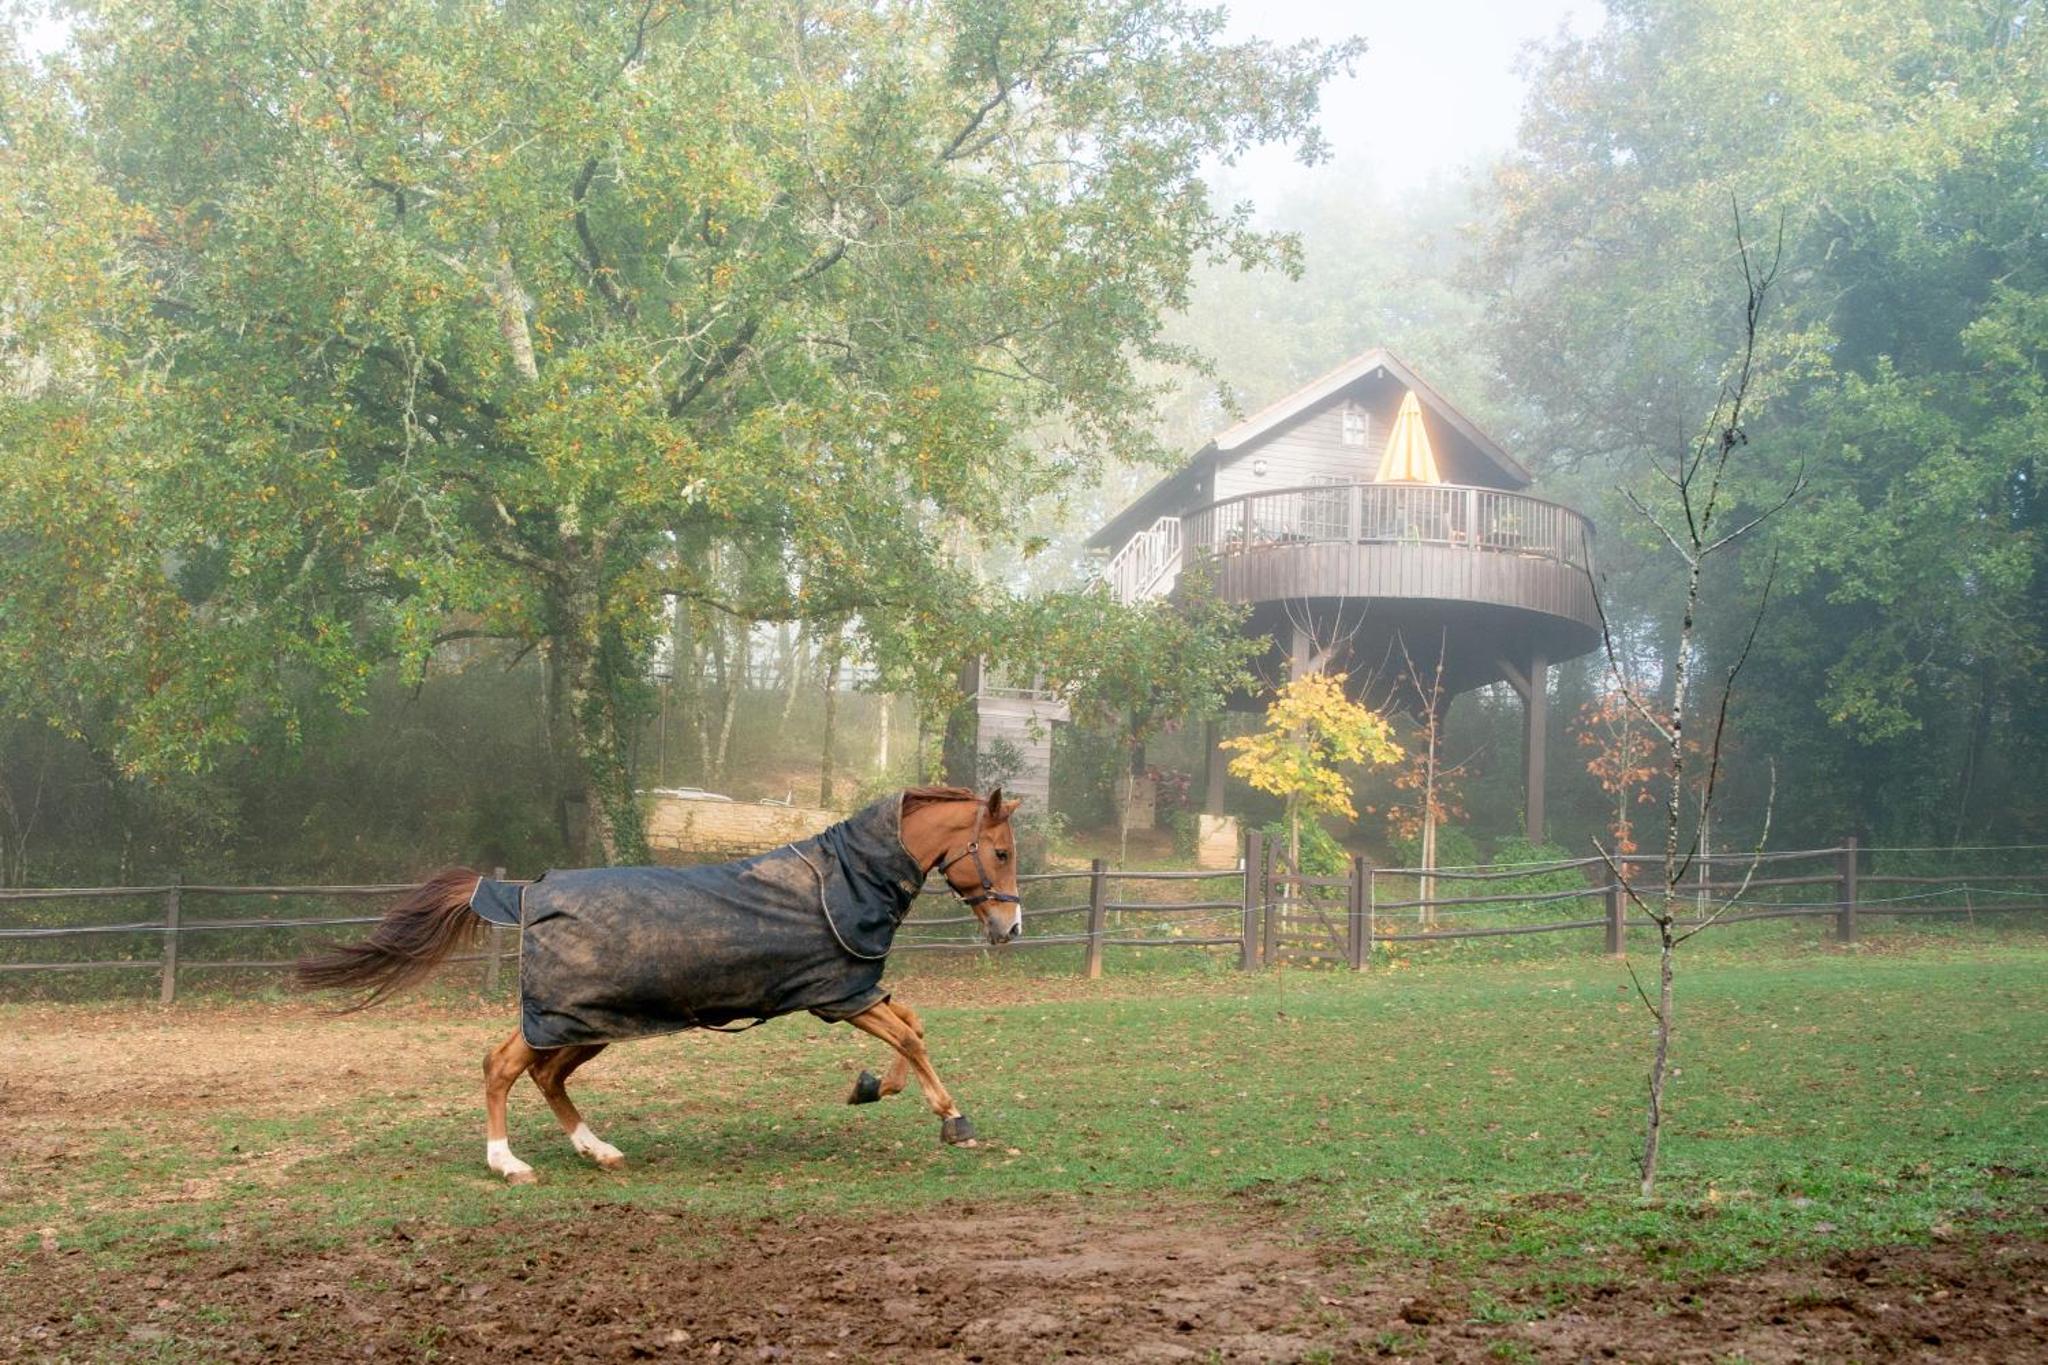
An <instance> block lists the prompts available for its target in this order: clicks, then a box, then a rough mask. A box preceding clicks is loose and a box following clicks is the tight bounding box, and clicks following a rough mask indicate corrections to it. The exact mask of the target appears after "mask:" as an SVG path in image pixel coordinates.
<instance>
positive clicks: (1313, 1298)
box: [0, 1199, 2048, 1362]
mask: <svg viewBox="0 0 2048 1365" xmlns="http://www.w3.org/2000/svg"><path fill="white" fill-rule="evenodd" d="M1354 1257H1355V1252H1348V1251H1345V1250H1342V1249H1338V1248H1332V1247H1330V1246H1328V1245H1318V1244H1315V1243H1313V1242H1310V1241H1306V1240H1304V1239H1303V1238H1301V1237H1300V1236H1299V1235H1298V1233H1297V1232H1296V1231H1295V1230H1293V1229H1292V1228H1290V1227H1289V1226H1288V1225H1287V1224H1286V1223H1285V1222H1284V1221H1282V1219H1281V1218H1280V1216H1279V1215H1277V1214H1272V1215H1268V1214H1250V1213H1246V1212H1243V1211H1241V1210H1237V1209H1219V1208H1216V1207H1212V1206H1191V1205H1186V1204H1166V1203H1159V1202H1152V1203H1142V1204H1126V1205H1120V1206H1108V1205H1103V1204H1099V1203H1090V1202H1086V1201H1082V1200H1079V1199H1071V1200H1054V1201H1040V1202H1037V1203H1034V1204H1032V1205H1031V1206H1029V1207H1021V1206H1018V1205H1014V1204H1005V1205H980V1206H956V1207H953V1208H949V1209H943V1210H940V1211H937V1212H934V1213H932V1214H928V1215H923V1216H919V1217H913V1218H903V1219H897V1218H887V1217H885V1218H880V1219H876V1220H873V1221H848V1220H844V1219H831V1220H806V1219H798V1220H795V1221H793V1222H788V1223H783V1222H769V1221H759V1222H749V1223H714V1222H707V1221H705V1220H703V1219H700V1218H696V1217H693V1216H687V1215H675V1214H669V1213H664V1212H662V1211H659V1210H654V1209H647V1208H634V1207H628V1206H620V1205H596V1206H593V1207H591V1208H590V1209H588V1210H585V1211H582V1212H579V1213H578V1214H577V1215H576V1216H575V1217H574V1218H572V1219H566V1220H556V1221H550V1222H546V1223H534V1224H519V1223H514V1222H509V1221H506V1222H499V1223H497V1224H495V1225H493V1226H489V1227H484V1228H473V1229H423V1228H410V1227H400V1228H397V1229H395V1230H392V1231H389V1232H385V1233H380V1234H378V1235H377V1236H375V1237H373V1238H370V1239H368V1240H365V1241H361V1242H358V1243H356V1244H353V1245H349V1246H345V1247H340V1248H336V1249H331V1250H320V1251H297V1252H290V1251H286V1250H284V1249H282V1248H278V1247H250V1246H243V1247H233V1248H226V1249H219V1250H209V1251H199V1252H165V1253H162V1254H159V1255H153V1256H152V1257H150V1258H148V1259H146V1260H145V1261H144V1262H142V1263H141V1264H138V1265H136V1266H134V1267H133V1268H131V1269H129V1270H127V1271H126V1272H124V1273H122V1274H119V1275H106V1274H104V1273H102V1272H100V1271H98V1270H96V1269H95V1268H94V1267H93V1266H91V1265H90V1264H89V1263H88V1262H87V1260H86V1258H84V1257H82V1256H77V1255H65V1254H60V1253H57V1252H55V1251H51V1250H44V1251H40V1252H30V1253H28V1254H27V1255H26V1256H25V1257H23V1258H22V1259H20V1260H18V1261H16V1262H15V1263H14V1264H12V1265H10V1266H8V1267H6V1268H5V1270H4V1271H0V1304H4V1306H0V1358H5V1359H9V1360H55V1359H60V1358H80V1357H112V1358H118V1357H121V1356H124V1355H130V1354H134V1355H142V1354H149V1355H152V1356H158V1357H170V1358H177V1357H178V1356H179V1355H181V1354H190V1355H195V1356H200V1357H204V1358H210V1359H224V1360H271V1359H291V1360H305V1361H338V1360H343V1359H347V1360H353V1361H359V1360H363V1359H392V1358H398V1359H417V1358H423V1357H426V1356H429V1355H431V1356H435V1357H438V1358H442V1359H454V1360H471V1359H474V1360H482V1359H485V1358H486V1357H489V1358H493V1359H505V1358H510V1359H548V1360H561V1361H601V1360H635V1359H675V1360H726V1361H775V1360H800V1361H810V1360H843V1361H910V1362H939V1361H948V1362H954V1361H959V1362H975V1361H986V1362H1001V1361H1041V1360H1055V1359H1084V1360H1102V1361H1131V1362H1136V1361H1181V1360H1190V1361H1192V1360H1230V1361H1252V1360H1257V1361H1308V1360H1367V1359H1386V1358H1395V1357H1408V1358H1412V1359H1427V1360H1455V1361H1500V1360H1518V1359H1519V1360H1528V1359H1538V1360H1553V1359H1554V1360H1601V1359H1619V1360H1632V1361H1667V1360H1668V1361H1718V1360H1728V1359H1743V1360H1748V1361H1752V1362H1774V1361H1805V1360H1848V1359H1856V1360H1929V1361H1933V1360H1940V1361H1986V1362H1989V1361H2001V1362H2002V1361H2012V1362H2019V1361H2038V1360H2040V1359H2042V1358H2043V1357H2044V1354H2048V1284H2044V1280H2048V1247H2044V1246H2042V1245H2041V1244H2038V1243H2027V1242H2019V1241H2011V1240H2002V1241H2001V1240H1992V1241H1985V1242H1978V1243H1972V1244H1970V1245H1967V1246H1961V1245H1959V1246H1950V1247H1933V1248H1894V1249H1888V1250H1884V1251H1879V1252H1872V1253H1863V1254H1858V1255H1854V1256H1844V1257H1840V1258H1837V1259H1835V1260H1833V1261H1830V1262H1827V1263H1826V1264H1822V1265H1812V1266H1785V1267H1776V1268H1772V1269H1768V1270H1765V1271H1761V1272H1757V1273H1755V1274H1751V1275H1744V1276H1733V1277H1727V1278H1724V1279H1719V1280H1715V1281H1711V1282H1707V1283H1702V1284H1696V1285H1671V1284H1665V1283H1647V1282H1645V1283H1633V1284H1626V1285H1622V1286H1618V1287H1617V1286H1603V1287H1599V1288H1595V1289H1589V1290H1586V1291H1584V1292H1583V1293H1581V1294H1579V1295H1578V1296H1577V1297H1575V1298H1573V1299H1571V1300H1569V1301H1566V1302H1561V1303H1560V1302H1557V1301H1555V1299H1554V1298H1553V1299H1551V1300H1545V1301H1542V1302H1530V1303H1518V1302H1517V1301H1516V1298H1515V1296H1514V1295H1513V1294H1502V1295H1495V1294H1492V1293H1488V1292H1486V1290H1485V1289H1484V1288H1483V1287H1480V1286H1476V1285H1474V1284H1472V1283H1468V1282H1464V1281H1460V1280H1453V1279H1450V1278H1447V1277H1443V1276H1438V1277H1436V1278H1433V1279H1424V1278H1422V1277H1421V1276H1419V1275H1416V1274H1411V1273H1406V1272H1403V1271H1400V1270H1398V1269H1397V1270H1393V1271H1389V1270H1388V1269H1387V1268H1385V1267H1379V1268H1373V1267H1364V1268H1361V1266H1360V1265H1359V1264H1357V1263H1356V1261H1355V1259H1354Z"/></svg>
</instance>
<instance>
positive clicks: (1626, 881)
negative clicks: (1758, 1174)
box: [1595, 215, 1804, 1199]
mask: <svg viewBox="0 0 2048 1365" xmlns="http://www.w3.org/2000/svg"><path fill="white" fill-rule="evenodd" d="M1735 238H1736V247H1737V251H1738V254H1739V256H1740V259H1741V265H1742V279H1743V285H1744V289H1745V293H1746V295H1747V297H1746V299H1745V301H1744V308H1743V337H1744V341H1743V345H1742V350H1741V353H1740V356H1739V357H1738V359H1737V360H1736V362H1735V365H1734V368H1733V373H1732V374H1731V376H1730V378H1729V380H1728V381H1727V384H1726V386H1725V387H1724V388H1723V390H1722V393H1721V400H1720V402H1719V403H1718V404H1716V406H1715V408H1714V412H1713V416H1712V419H1711V420H1710V421H1709V422H1708V423H1707V425H1706V428H1705V429H1704V430H1703V432H1702V433H1701V435H1700V436H1699V437H1698V438H1697V439H1696V440H1695V441H1694V442H1693V443H1692V444H1691V445H1690V446H1681V447H1679V448H1678V449H1677V450H1676V451H1675V453H1673V454H1672V455H1671V456H1670V457H1669V458H1668V459H1666V460H1664V461H1662V462H1661V464H1660V468H1659V469H1658V472H1659V473H1660V474H1661V475H1662V476H1663V480H1664V483H1665V484H1666V485H1667V487H1668V490H1669V493H1668V496H1667V497H1665V498H1663V499H1661V500H1660V502H1659V504H1658V505H1653V504H1651V503H1649V502H1647V501H1645V500H1643V499H1642V498H1639V497H1636V496H1634V495H1633V494H1631V496H1630V501H1631V503H1632V504H1633V505H1634V506H1635V508H1636V510H1637V512H1638V513H1639V514H1640V515H1641V517H1642V519H1643V521H1644V522H1645V523H1647V524H1648V525H1649V526H1650V527H1651V528H1652V529H1654V530H1655V531H1656V532H1657V534H1658V535H1659V536H1660V537H1661V538H1662V539H1663V541H1664V542H1665V543H1666V544H1667V545H1668V546H1669V547H1670V550H1671V553H1672V555H1673V557H1674V558H1675V559H1676V561H1677V563H1678V565H1679V566H1680V569H1681V571H1682V573H1683V576H1684V582H1685V591H1684V596H1683V598H1682V599H1681V606H1680V610H1679V619H1678V632H1677V643H1676V647H1675V648H1674V649H1673V650H1672V652H1671V654H1670V656H1669V657H1668V658H1667V659H1666V660H1665V661H1664V672H1665V675H1666V677H1667V679H1668V684H1669V689H1670V691H1669V695H1668V697H1663V698H1659V699H1658V700H1659V701H1661V703H1662V705H1661V707H1653V706H1652V705H1651V704H1650V701H1649V700H1648V699H1646V698H1643V697H1639V696H1637V695H1636V693H1634V692H1633V691H1630V690H1628V689H1626V688H1624V689H1623V690H1622V693H1621V696H1622V700H1623V701H1625V702H1627V703H1628V704H1629V705H1630V706H1631V707H1633V708H1634V709H1635V711H1636V713H1637V715H1638V716H1639V717H1640V718H1641V719H1642V721H1643V723H1644V724H1645V725H1647V726H1648V727H1649V729H1650V732H1651V734H1652V735H1653V736H1654V737H1655V740H1656V743H1657V744H1658V746H1659V748H1660V749H1661V751H1662V766H1663V774H1662V776H1663V779H1664V784H1665V792H1664V829H1663V834H1664V847H1663V850H1662V857H1661V858H1660V859H1659V861H1658V869H1659V872H1660V874H1661V875H1660V878H1659V881H1658V883H1657V884H1656V885H1654V886H1652V887H1650V888H1648V889H1647V890H1646V889H1644V888H1643V887H1642V886H1641V885H1640V884H1639V882H1638V880H1637V879H1636V878H1635V877H1634V876H1632V875H1631V873H1630V868H1631V867H1632V866H1633V865H1634V864H1633V863H1631V862H1630V861H1629V860H1627V859H1626V858H1625V857H1624V856H1622V855H1620V854H1618V853H1617V852H1615V851H1612V850H1606V849H1603V850H1602V853H1603V856H1604V857H1605V859H1606V862H1607V870H1608V874H1609V875H1610V876H1611V877H1613V878H1614V880H1615V881H1616V882H1617V883H1618V884H1619V885H1620V887H1621V890H1622V894H1623V895H1625V896H1626V897H1627V898H1628V899H1629V901H1630V902H1631V903H1633V904H1634V905H1635V906H1637V907H1638V908H1639V909H1641V910H1642V911H1643V912H1644V913H1645V914H1646V915H1648V916H1649V918H1650V922H1651V923H1652V924H1654V925H1655V926H1656V929H1657V944H1658V952H1657V998H1656V999H1655V1000H1654V1001H1652V1000H1651V999H1650V997H1649V994H1648V993H1647V992H1646V991H1644V990H1643V987H1642V983H1641V982H1640V981H1637V982H1636V992H1637V994H1638V995H1639V996H1640V997H1641V998H1642V1001H1643V1004H1644V1006H1645V1007H1646V1008H1647V1009H1648V1010H1649V1012H1650V1015H1651V1017H1652V1018H1653V1019H1655V1021H1656V1024H1657V1029H1656V1045H1655V1050H1654V1052H1653V1054H1652V1056H1651V1061H1650V1074H1649V1084H1648V1087H1647V1089H1648V1097H1647V1104H1646V1109H1645V1115H1644V1128H1643V1150H1642V1155H1641V1160H1640V1165H1641V1174H1642V1191H1643V1197H1644V1198H1645V1199H1648V1198H1649V1197H1650V1196H1651V1195H1653V1194H1654V1193H1655V1192H1656V1188H1657V1159H1658V1155H1659V1152H1660V1149H1661V1146H1662V1141H1663V1135H1664V1086H1665V1081H1666V1079H1667V1072H1668V1067H1669V1064H1670V1059H1671V1040H1672V1038H1673V1037H1674V1036H1675V1033H1676V1025H1677V1020H1676V1009H1677V1000H1676V993H1675V977H1676V965H1677V950H1678V946H1679V945H1680V944H1681V943H1684V942H1685V941H1686V940H1687V939H1690V938H1691V937H1692V936H1693V935H1694V934H1697V933H1699V932H1700V931H1701V930H1703V929H1706V928H1707V927H1708V926H1710V925H1711V924H1713V922H1714V920H1715V919H1716V918H1718V916H1719V913H1720V912H1719V911H1712V912H1708V913H1705V914H1702V915H1701V916H1700V917H1699V918H1698V920H1697V921H1696V922H1694V923H1692V924H1691V925H1689V926H1686V927H1684V928H1681V926H1680V922H1679V908H1680V906H1679V894H1678V893H1679V883H1680V882H1682V881H1683V880H1684V879H1685V874H1686V872H1687V870H1688V869H1690V868H1691V867H1692V866H1693V865H1694V864H1695V862H1696V860H1699V859H1702V858H1703V857H1704V856H1705V855H1704V853H1703V851H1702V849H1703V845H1704V844H1705V841H1706V836H1707V830H1708V823H1709V821H1710V820H1711V819H1712V815H1713V809H1714V799H1715V794H1716V786H1717V783H1718V780H1719V778H1720V773H1721V762H1722V758H1723V750H1722V744H1723V740H1724V737H1725V735H1726V733H1727V725H1728V708H1729V703H1730V702H1731V700H1732V699H1733V697H1734V693H1735V683H1736V680H1737V679H1738V678H1739V677H1740V676H1741V674H1742V670H1743V666H1744V665H1745V664H1746V663H1747V662H1748V660H1749V655H1750V647H1751V645H1752V644H1753V643H1754V642H1755V640H1756V636H1757V630H1758V627H1760V626H1761V625H1762V623H1763V617H1764V612H1765V609H1766V608H1767V607H1768V606H1769V605H1770V598H1771V585H1770V579H1769V577H1766V578H1765V580H1764V586H1763V591H1762V593H1761V595H1760V596H1759V599H1758V601H1757V604H1756V609H1755V611H1754V612H1753V613H1751V614H1750V617H1749V633H1748V637H1747V639H1746V640H1745V641H1744V643H1743V646H1742V648H1741V650H1740V652H1739V653H1737V654H1736V655H1735V657H1734V660H1733V661H1732V662H1731V663H1730V664H1729V665H1728V671H1727V675H1726V677H1725V679H1724V680H1723V682H1722V684H1721V689H1720V695H1719V697H1718V698H1713V699H1711V700H1709V701H1708V702H1707V704H1706V705H1704V706H1698V709H1699V710H1700V711H1701V712H1702V713H1704V714H1711V715H1712V716H1713V721H1712V723H1711V725H1710V727H1709V731H1708V737H1707V739H1706V741H1705V744H1706V755H1707V757H1706V772H1705V773H1703V774H1701V775H1700V776H1699V777H1698V778H1697V779H1696V782H1697V786H1696V790H1697V793H1698V804H1697V806H1696V808H1695V810H1694V811H1693V812H1692V818H1691V824H1690V828H1688V822H1687V811H1686V808H1685V807H1686V794H1687V791H1688V786H1687V783H1688V780H1689V779H1688V768H1687V760H1688V757H1689V753H1688V741H1689V739H1690V731H1689V730H1688V728H1687V726H1688V721H1689V719H1690V712H1689V711H1688V707H1694V706H1696V705H1697V702H1696V700H1695V698H1694V696H1693V689H1694V688H1695V687H1696V686H1697V682H1696V673H1697V669H1698V664H1697V662H1696V653H1695V651H1696V647H1697V636H1698V632H1699V623H1700V617H1701V610H1702V603H1703V602H1704V600H1705V599H1704V584H1705V581H1706V579H1705V575H1706V569H1707V566H1708V564H1709V562H1710V561H1712V560H1714V559H1715V558H1717V557H1718V556H1720V555H1722V554H1724V553H1725V552H1727V551H1728V550H1729V549H1731V548H1732V547H1733V546H1735V545H1737V544H1739V543H1740V542H1741V541H1742V539H1743V538H1744V537H1746V536H1749V535H1751V534H1753V533H1754V532H1755V531H1756V530H1757V528H1758V527H1760V526H1762V525H1763V524H1764V523H1765V522H1766V521H1767V520H1769V519H1770V518H1771V517H1773V516H1775V515H1777V514H1778V513H1779V512H1782V511H1783V510H1784V509H1785V508H1786V507H1788V506H1790V505H1791V504H1792V502H1793V500H1794V499H1795V498H1797V497H1798V495H1799V494H1800V492H1801V491H1802V490H1803V488H1804V481H1803V479H1799V478H1795V479H1794V480H1793V482H1792V486H1791V488H1790V489H1789V490H1787V491H1786V492H1785V493H1784V494H1783V495H1782V496H1781V497H1780V498H1779V500H1778V501H1777V502H1776V503H1774V504H1772V505H1770V506H1768V507H1764V508H1761V509H1741V510H1735V509H1734V508H1733V507H1732V504H1733V503H1734V499H1733V495H1732V485H1731V481H1730V479H1729V470H1730V461H1731V459H1732V457H1733V456H1734V454H1735V452H1736V451H1738V450H1740V449H1741V448H1742V447H1743V446H1744V445H1745V444H1746V443H1747V435H1746V433H1745V431H1744V428H1743V421H1744V418H1745V416H1746V411H1747V405H1748V402H1749V398H1750V381H1751V377H1752V375H1753V373H1754V367H1755V363H1756V357H1757V336H1758V321H1759V319H1760V318H1761V316H1762V314H1763V308H1764V302H1765V299H1766V298H1767V296H1768V295H1769V293H1770V290H1771V285H1772V282H1773V281H1774V280H1775V278H1776V275H1777V271H1778V268H1779V265H1780V258H1779V256H1778V255H1777V254H1775V253H1774V254H1773V256H1772V258H1771V260H1770V262H1769V264H1767V265H1760V264H1759V263H1758V262H1757V261H1755V260H1754V259H1753V258H1752V257H1751V255H1750V250H1749V247H1748V244H1747V243H1745V242H1744V241H1743V240H1742V221H1741V218H1740V216H1739V215H1738V217H1737V219H1736V223H1735ZM1595 601H1596V602H1597V601H1598V596H1597V593H1596V596H1595ZM1603 622H1604V616H1603ZM1606 645H1607V658H1608V664H1609V667H1610V668H1612V669H1613V670H1614V672H1615V673H1616V675H1620V674H1621V672H1622V659H1621V655H1620V652H1619V650H1618V649H1617V648H1616V647H1615V643H1614V637H1613V635H1612V633H1611V632H1610V633H1608V634H1607V636H1606ZM1772 787H1773V794H1775V787H1776V783H1775V781H1773V784H1772ZM1770 817H1771V811H1770V806H1769V804H1766V806H1765V810H1764V814H1763V821H1762V828H1761V830H1760V831H1759V832H1758V835H1757V842H1756V853H1757V857H1758V858H1759V859H1760V858H1761V856H1762V853H1763V847H1764V843H1765V841H1766V840H1767V839H1768V838H1769V836H1770V828H1771V820H1770ZM1596 847H1597V844H1596ZM1756 868H1757V861H1756V860H1752V861H1751V863H1750V865H1749V869H1748V871H1747V872H1746V873H1745V874H1744V876H1743V879H1742V882H1741V885H1739V886H1738V887H1737V888H1736V889H1735V893H1734V895H1732V896H1730V897H1729V899H1728V900H1727V901H1726V902H1724V903H1723V905H1724V908H1725V906H1726V905H1729V904H1733V903H1735V901H1737V900H1739V899H1740V897H1741V895H1742V892H1743V891H1744V890H1746V889H1747V887H1748V884H1749V880H1750V878H1752V877H1754V876H1755V875H1756ZM1629 973H1630V977H1631V979H1633V978H1634V974H1635V969H1634V968H1633V967H1631V968H1630V969H1629Z"/></svg>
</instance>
